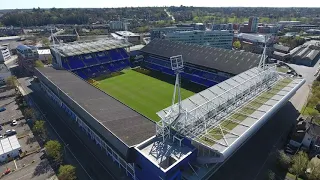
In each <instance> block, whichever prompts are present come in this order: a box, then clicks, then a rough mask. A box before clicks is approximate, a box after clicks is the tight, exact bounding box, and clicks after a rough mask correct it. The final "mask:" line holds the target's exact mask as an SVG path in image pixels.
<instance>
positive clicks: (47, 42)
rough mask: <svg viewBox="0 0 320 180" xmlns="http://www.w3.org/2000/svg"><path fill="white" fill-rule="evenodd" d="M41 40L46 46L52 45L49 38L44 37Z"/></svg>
mask: <svg viewBox="0 0 320 180" xmlns="http://www.w3.org/2000/svg"><path fill="white" fill-rule="evenodd" d="M41 41H42V44H43V45H44V46H49V45H50V41H49V39H48V38H42V39H41Z"/></svg>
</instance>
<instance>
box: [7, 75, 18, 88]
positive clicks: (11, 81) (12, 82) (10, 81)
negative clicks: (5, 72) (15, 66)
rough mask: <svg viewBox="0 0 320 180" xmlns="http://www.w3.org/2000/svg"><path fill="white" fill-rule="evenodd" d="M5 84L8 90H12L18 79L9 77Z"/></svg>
mask: <svg viewBox="0 0 320 180" xmlns="http://www.w3.org/2000/svg"><path fill="white" fill-rule="evenodd" d="M6 84H7V86H8V87H10V88H14V87H16V86H17V85H18V79H17V77H16V76H10V77H8V78H7V80H6Z"/></svg>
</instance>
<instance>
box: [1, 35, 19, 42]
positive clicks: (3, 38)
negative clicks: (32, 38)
mask: <svg viewBox="0 0 320 180" xmlns="http://www.w3.org/2000/svg"><path fill="white" fill-rule="evenodd" d="M20 38H21V37H20V36H7V37H0V41H9V40H18V39H20Z"/></svg>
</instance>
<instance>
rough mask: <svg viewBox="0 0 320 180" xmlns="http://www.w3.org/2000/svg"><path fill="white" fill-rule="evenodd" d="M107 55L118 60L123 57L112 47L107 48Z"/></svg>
mask: <svg viewBox="0 0 320 180" xmlns="http://www.w3.org/2000/svg"><path fill="white" fill-rule="evenodd" d="M109 55H110V57H111V59H112V60H120V59H124V58H123V57H122V55H121V53H119V52H118V51H117V50H115V49H112V50H109Z"/></svg>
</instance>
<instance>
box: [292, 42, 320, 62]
mask: <svg viewBox="0 0 320 180" xmlns="http://www.w3.org/2000/svg"><path fill="white" fill-rule="evenodd" d="M289 54H290V56H291V58H292V60H293V61H294V62H295V63H296V64H302V65H305V66H313V65H314V64H315V63H316V62H317V61H318V60H319V56H320V47H319V46H314V45H301V46H298V47H296V48H294V49H292V50H291V51H290V53H289Z"/></svg>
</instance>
